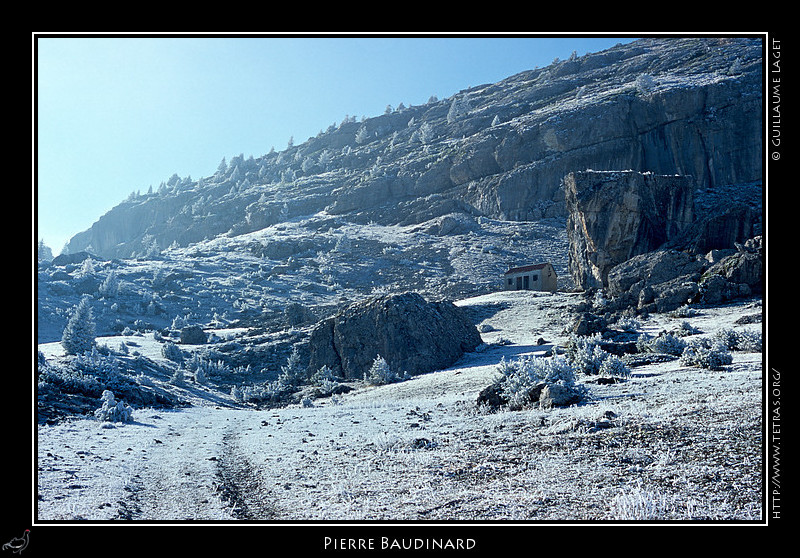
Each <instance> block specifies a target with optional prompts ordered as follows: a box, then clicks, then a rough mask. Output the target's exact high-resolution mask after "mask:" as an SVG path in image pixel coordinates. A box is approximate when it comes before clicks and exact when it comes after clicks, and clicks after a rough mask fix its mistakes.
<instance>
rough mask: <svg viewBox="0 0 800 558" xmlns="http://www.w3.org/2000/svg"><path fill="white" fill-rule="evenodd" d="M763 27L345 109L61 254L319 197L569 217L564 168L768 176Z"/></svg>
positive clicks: (285, 214) (280, 209) (177, 234)
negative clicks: (388, 109) (410, 100)
mask: <svg viewBox="0 0 800 558" xmlns="http://www.w3.org/2000/svg"><path fill="white" fill-rule="evenodd" d="M761 57H762V48H761V41H760V39H748V38H737V39H706V38H696V39H680V38H661V39H646V40H641V41H637V42H634V43H631V44H629V45H620V46H618V47H615V48H612V49H610V50H607V51H604V52H601V53H597V54H591V55H587V56H583V57H579V58H574V59H570V60H566V61H562V62H556V63H554V64H552V65H551V66H548V67H546V68H542V69H536V70H531V71H528V72H523V73H520V74H518V75H515V76H511V77H509V78H508V79H506V80H503V81H501V82H498V83H495V84H486V85H481V86H477V87H473V88H470V89H467V90H464V91H462V92H460V93H458V94H456V95H454V96H453V97H452V98H449V99H445V100H441V101H437V102H430V103H428V104H425V105H422V106H416V107H409V108H404V109H402V110H396V111H394V112H392V113H390V114H385V115H382V116H379V117H376V118H370V119H368V120H365V121H364V122H355V121H349V120H348V121H345V122H342V123H341V124H340V125H338V126H336V127H331V129H329V130H328V131H326V132H325V133H320V135H318V136H317V137H315V138H310V139H309V140H308V141H306V142H305V143H302V144H300V145H297V146H292V147H290V148H288V149H286V150H285V151H282V152H279V153H275V152H272V153H269V154H267V155H264V156H262V157H259V158H253V157H250V158H248V159H245V158H244V157H243V156H238V157H234V158H233V159H231V160H230V161H229V162H227V164H226V165H223V166H221V168H220V170H219V171H218V172H217V173H216V174H215V175H213V176H210V177H205V178H203V179H200V180H197V181H194V180H191V179H190V178H184V179H181V178H179V177H177V176H173V177H172V178H170V179H169V180H168V181H166V182H165V183H163V184H162V185H161V187H160V188H159V189H158V191H157V192H155V193H153V194H150V195H145V196H139V197H133V198H131V199H129V200H127V201H125V202H123V203H121V204H120V205H119V206H117V207H115V208H114V209H112V210H111V211H110V212H109V213H108V214H106V215H104V216H102V217H101V218H100V219H99V220H98V221H97V222H96V223H95V224H94V225H93V226H92V227H91V229H89V230H87V231H84V232H83V233H80V234H79V235H76V236H75V237H74V238H73V239H72V240H71V241H70V243H69V244H68V247H67V250H68V251H69V252H77V251H81V250H89V251H92V252H93V253H95V254H97V255H98V256H102V257H107V258H111V257H129V256H132V255H139V254H144V253H147V252H148V251H151V252H152V251H153V250H159V249H163V248H165V247H167V246H170V245H172V244H173V243H176V244H177V245H179V246H186V245H188V244H190V243H193V242H197V241H199V240H202V239H204V238H212V237H215V236H218V235H223V234H224V235H228V236H236V235H240V234H242V233H247V232H251V231H256V230H259V229H261V228H264V227H266V226H269V225H274V224H275V223H279V222H281V221H283V220H286V219H287V218H291V217H296V216H300V215H305V216H308V215H314V214H316V213H318V212H322V211H325V212H327V214H334V215H337V216H341V217H345V218H347V219H348V220H350V221H351V222H368V221H372V222H378V223H382V224H400V223H402V224H415V223H423V222H426V221H429V220H431V219H435V218H438V217H441V216H444V215H448V214H452V213H456V212H459V213H464V214H470V215H483V216H486V217H490V218H493V219H504V220H536V219H541V218H548V217H561V218H564V217H565V216H566V215H567V209H566V201H565V195H564V191H563V189H562V180H563V178H564V176H566V175H567V174H568V173H570V172H573V171H583V170H586V169H594V170H622V169H631V170H634V171H638V172H652V173H655V174H662V175H672V174H680V175H686V176H691V177H692V179H693V181H694V184H695V187H697V188H699V189H714V188H718V187H721V186H725V185H731V184H739V183H749V182H754V181H758V180H761V176H762V168H761V161H762V145H761V137H762V134H761V115H762V94H761V86H762V74H761V64H762V59H761Z"/></svg>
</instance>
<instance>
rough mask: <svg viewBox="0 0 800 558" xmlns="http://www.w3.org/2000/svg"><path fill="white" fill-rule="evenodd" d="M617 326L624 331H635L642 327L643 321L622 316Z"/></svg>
mask: <svg viewBox="0 0 800 558" xmlns="http://www.w3.org/2000/svg"><path fill="white" fill-rule="evenodd" d="M617 327H619V328H620V329H621V330H622V331H627V332H630V333H632V332H634V331H637V330H639V329H640V328H641V327H642V323H641V322H640V321H639V320H637V319H636V318H622V319H621V320H619V321H618V322H617Z"/></svg>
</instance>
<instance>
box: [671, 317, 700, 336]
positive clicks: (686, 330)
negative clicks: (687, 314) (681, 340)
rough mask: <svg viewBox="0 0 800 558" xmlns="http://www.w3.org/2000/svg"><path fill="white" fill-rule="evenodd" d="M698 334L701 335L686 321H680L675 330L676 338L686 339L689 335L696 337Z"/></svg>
mask: <svg viewBox="0 0 800 558" xmlns="http://www.w3.org/2000/svg"><path fill="white" fill-rule="evenodd" d="M698 333H702V331H700V330H699V329H697V328H696V327H693V326H692V325H691V324H690V323H689V322H687V321H686V320H684V321H682V322H681V323H680V325H679V326H678V329H676V330H675V335H677V336H678V337H688V336H690V335H697V334H698Z"/></svg>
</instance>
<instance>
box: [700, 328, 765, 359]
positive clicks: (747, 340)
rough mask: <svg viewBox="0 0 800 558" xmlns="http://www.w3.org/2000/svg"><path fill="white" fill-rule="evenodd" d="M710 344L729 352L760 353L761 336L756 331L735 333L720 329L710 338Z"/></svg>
mask: <svg viewBox="0 0 800 558" xmlns="http://www.w3.org/2000/svg"><path fill="white" fill-rule="evenodd" d="M712 342H716V343H719V344H721V345H723V346H724V347H725V348H726V349H728V350H730V351H744V352H748V353H760V352H761V351H762V345H763V342H762V334H761V332H758V331H735V330H733V329H728V328H725V329H721V330H719V331H718V332H717V333H715V334H714V336H713V337H712Z"/></svg>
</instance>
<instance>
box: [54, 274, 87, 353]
mask: <svg viewBox="0 0 800 558" xmlns="http://www.w3.org/2000/svg"><path fill="white" fill-rule="evenodd" d="M85 261H89V260H85ZM89 301H90V298H89V297H88V296H85V297H83V298H82V299H81V301H80V302H79V303H78V305H77V306H76V307H75V310H74V311H73V312H72V315H71V316H70V318H69V320H68V321H67V326H66V327H65V328H64V332H63V334H62V336H61V346H62V347H64V351H65V352H66V353H67V354H68V355H78V354H81V353H84V352H87V351H90V350H91V349H92V347H93V346H94V335H95V322H94V316H93V314H92V308H91V306H90V302H89Z"/></svg>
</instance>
